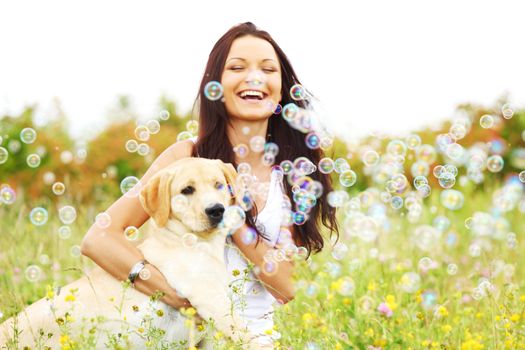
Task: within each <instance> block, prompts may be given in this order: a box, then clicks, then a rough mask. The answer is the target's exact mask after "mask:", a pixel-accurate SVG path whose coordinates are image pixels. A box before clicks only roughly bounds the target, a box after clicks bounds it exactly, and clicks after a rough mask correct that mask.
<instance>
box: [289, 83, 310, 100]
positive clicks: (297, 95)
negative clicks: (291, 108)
mask: <svg viewBox="0 0 525 350" xmlns="http://www.w3.org/2000/svg"><path fill="white" fill-rule="evenodd" d="M290 97H291V98H292V99H294V100H296V101H301V100H304V99H305V98H306V90H305V88H304V87H303V86H302V85H300V84H295V85H293V86H292V87H291V88H290Z"/></svg>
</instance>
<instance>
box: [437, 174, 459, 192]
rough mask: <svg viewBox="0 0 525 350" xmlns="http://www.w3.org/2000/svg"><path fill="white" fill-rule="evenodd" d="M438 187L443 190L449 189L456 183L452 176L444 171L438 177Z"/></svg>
mask: <svg viewBox="0 0 525 350" xmlns="http://www.w3.org/2000/svg"><path fill="white" fill-rule="evenodd" d="M438 182H439V185H440V186H441V187H443V188H451V187H452V186H454V184H455V183H456V178H455V177H454V174H452V173H449V172H448V171H444V172H442V173H441V174H440V176H439V177H438Z"/></svg>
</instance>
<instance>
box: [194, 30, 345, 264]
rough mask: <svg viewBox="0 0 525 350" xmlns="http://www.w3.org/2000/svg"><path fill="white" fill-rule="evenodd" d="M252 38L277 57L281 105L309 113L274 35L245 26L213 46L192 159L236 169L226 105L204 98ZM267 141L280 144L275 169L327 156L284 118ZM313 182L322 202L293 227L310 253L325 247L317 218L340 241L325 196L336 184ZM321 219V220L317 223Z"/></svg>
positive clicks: (272, 122)
mask: <svg viewBox="0 0 525 350" xmlns="http://www.w3.org/2000/svg"><path fill="white" fill-rule="evenodd" d="M246 35H251V36H255V37H257V38H261V39H264V40H266V41H268V42H269V43H270V44H271V45H272V46H273V48H274V49H275V52H276V53H277V56H278V58H279V62H280V66H281V72H282V91H283V94H282V100H281V102H280V104H281V105H282V106H285V105H286V104H288V103H291V102H293V103H295V104H296V105H297V106H299V107H302V108H306V107H307V106H308V101H307V100H301V101H294V100H292V98H291V97H290V95H289V93H288V92H289V91H290V88H291V87H292V86H293V85H295V84H300V82H299V79H298V78H297V76H296V74H295V72H294V69H293V68H292V65H291V64H290V61H289V60H288V58H287V57H286V55H285V54H284V52H283V51H282V50H281V48H280V47H279V45H277V43H275V41H274V40H273V39H272V37H271V36H270V34H268V33H267V32H266V31H262V30H259V29H257V27H256V26H255V25H254V24H253V23H251V22H246V23H242V24H239V25H236V26H234V27H232V28H231V29H230V30H228V31H227V32H226V33H225V34H224V35H223V36H222V37H221V38H220V39H219V40H218V41H217V43H216V44H215V46H214V47H213V49H212V50H211V52H210V56H209V58H208V63H207V64H206V70H205V72H204V76H203V77H202V81H201V84H200V88H199V93H198V95H197V98H196V100H195V104H194V108H195V106H198V114H199V137H198V141H197V142H196V144H195V146H194V148H193V156H194V157H195V156H200V157H205V158H211V159H221V160H222V161H223V162H227V163H232V164H233V165H234V166H235V167H237V164H235V154H234V151H233V145H232V144H231V143H230V140H229V139H228V136H227V134H226V123H228V122H229V118H228V115H227V113H226V108H225V107H224V104H223V103H218V102H217V101H210V100H209V99H207V98H206V97H205V96H204V87H205V85H206V84H207V83H208V82H210V81H212V80H214V81H220V80H221V76H222V72H223V69H224V65H225V63H226V58H227V56H228V53H229V51H230V47H231V45H232V43H233V41H234V40H235V39H237V38H239V37H242V36H246ZM267 132H268V137H267V138H268V139H267V142H268V141H272V142H275V143H276V144H277V145H279V153H278V154H277V156H276V157H275V164H280V162H282V161H283V160H291V161H293V160H295V159H296V158H298V157H307V158H308V159H309V160H310V161H312V162H313V163H314V164H316V165H317V164H318V163H319V160H320V159H321V158H322V157H323V152H322V150H321V149H314V150H312V149H310V148H308V147H307V146H306V144H305V135H304V134H303V133H302V132H301V131H299V130H296V129H295V128H292V127H291V126H290V125H289V124H288V122H287V121H285V120H284V119H283V118H282V117H281V116H272V117H271V118H270V119H269V122H268V131H267ZM310 177H311V178H312V179H314V180H316V181H319V182H321V184H322V185H323V189H324V190H323V194H322V195H321V197H320V198H319V199H318V201H317V204H316V205H315V206H314V207H313V208H312V209H311V211H310V213H309V214H308V215H309V219H308V220H306V222H305V223H304V224H303V225H295V236H294V240H295V241H296V243H298V245H299V244H300V245H302V246H304V247H305V248H306V249H307V250H308V253H309V254H310V253H311V252H315V253H317V252H319V251H321V249H322V248H323V246H324V241H323V237H322V235H321V233H320V230H319V219H321V222H322V223H323V225H325V226H326V227H328V228H329V229H330V236H331V235H332V233H334V232H335V233H336V234H337V236H338V237H339V231H338V226H337V221H336V217H335V208H333V207H331V206H329V205H328V203H327V198H326V196H327V194H328V192H330V191H331V190H332V183H331V179H330V176H329V175H325V174H322V173H320V172H319V171H315V172H314V173H313V174H311V175H310ZM284 186H285V189H286V193H287V194H288V197H289V198H293V194H292V188H291V186H290V184H289V183H288V182H287V181H284ZM319 216H320V218H319ZM246 219H247V223H248V225H249V226H251V227H253V228H254V229H255V230H256V231H257V232H258V233H259V235H260V234H261V233H260V232H259V231H258V230H257V228H256V227H255V225H254V218H253V213H252V212H247V215H246Z"/></svg>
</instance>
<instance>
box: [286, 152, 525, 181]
mask: <svg viewBox="0 0 525 350" xmlns="http://www.w3.org/2000/svg"><path fill="white" fill-rule="evenodd" d="M281 166H282V163H281ZM318 169H319V171H320V172H321V173H323V174H330V173H331V172H332V171H334V161H333V160H332V158H328V157H326V158H323V159H321V160H320V161H319V167H318ZM283 170H284V169H283ZM524 173H525V172H524ZM524 179H525V175H524ZM524 181H525V180H524Z"/></svg>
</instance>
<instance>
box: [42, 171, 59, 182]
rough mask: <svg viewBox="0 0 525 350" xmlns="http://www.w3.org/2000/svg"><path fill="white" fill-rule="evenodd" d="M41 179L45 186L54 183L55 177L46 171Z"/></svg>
mask: <svg viewBox="0 0 525 350" xmlns="http://www.w3.org/2000/svg"><path fill="white" fill-rule="evenodd" d="M42 179H43V180H44V183H45V184H46V185H51V184H52V183H53V182H54V181H55V179H56V176H55V174H54V173H53V172H52V171H46V172H45V173H44V176H42Z"/></svg>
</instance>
